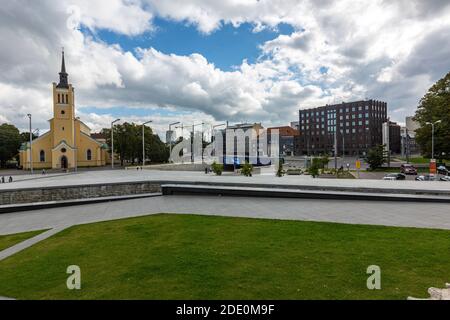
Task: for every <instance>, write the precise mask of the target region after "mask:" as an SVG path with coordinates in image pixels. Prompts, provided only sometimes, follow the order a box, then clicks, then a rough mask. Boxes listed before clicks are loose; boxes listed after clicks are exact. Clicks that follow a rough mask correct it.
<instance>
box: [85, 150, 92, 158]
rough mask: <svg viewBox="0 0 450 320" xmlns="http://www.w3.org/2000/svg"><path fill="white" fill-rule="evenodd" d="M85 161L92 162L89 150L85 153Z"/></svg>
mask: <svg viewBox="0 0 450 320" xmlns="http://www.w3.org/2000/svg"><path fill="white" fill-rule="evenodd" d="M86 159H87V160H88V161H91V160H92V151H91V149H88V150H87V151H86Z"/></svg>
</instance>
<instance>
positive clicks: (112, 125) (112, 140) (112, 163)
mask: <svg viewBox="0 0 450 320" xmlns="http://www.w3.org/2000/svg"><path fill="white" fill-rule="evenodd" d="M119 121H120V119H116V120H114V121H113V122H111V169H114V123H116V122H119Z"/></svg>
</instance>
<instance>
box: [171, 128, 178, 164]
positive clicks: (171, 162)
mask: <svg viewBox="0 0 450 320" xmlns="http://www.w3.org/2000/svg"><path fill="white" fill-rule="evenodd" d="M176 124H180V121H178V122H174V123H171V124H169V133H170V139H169V150H170V151H169V162H170V163H172V126H174V125H176Z"/></svg>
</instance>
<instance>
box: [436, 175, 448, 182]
mask: <svg viewBox="0 0 450 320" xmlns="http://www.w3.org/2000/svg"><path fill="white" fill-rule="evenodd" d="M439 180H440V181H449V182H450V176H443V177H441V178H440V179H439Z"/></svg>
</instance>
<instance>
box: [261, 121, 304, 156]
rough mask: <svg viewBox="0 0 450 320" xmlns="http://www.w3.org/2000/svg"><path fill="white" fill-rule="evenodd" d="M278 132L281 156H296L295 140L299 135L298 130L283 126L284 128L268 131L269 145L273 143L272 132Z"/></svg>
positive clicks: (274, 128)
mask: <svg viewBox="0 0 450 320" xmlns="http://www.w3.org/2000/svg"><path fill="white" fill-rule="evenodd" d="M273 130H278V137H279V142H278V143H279V146H280V151H279V154H280V155H281V156H292V155H294V138H295V137H296V136H298V135H299V132H298V130H296V129H294V128H292V127H290V126H283V127H272V128H268V129H267V135H268V143H269V144H271V143H272V134H271V133H272V131H273Z"/></svg>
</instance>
